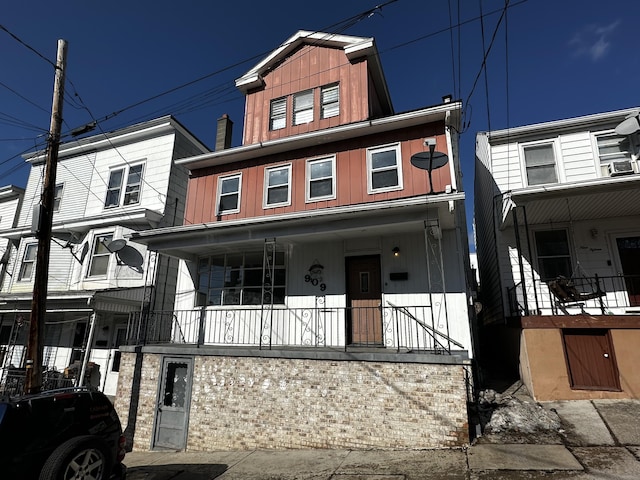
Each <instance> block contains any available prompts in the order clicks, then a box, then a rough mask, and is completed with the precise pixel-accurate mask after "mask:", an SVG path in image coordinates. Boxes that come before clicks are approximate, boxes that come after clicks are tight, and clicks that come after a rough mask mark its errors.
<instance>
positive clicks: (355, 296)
mask: <svg viewBox="0 0 640 480" xmlns="http://www.w3.org/2000/svg"><path fill="white" fill-rule="evenodd" d="M346 274H347V302H348V307H349V308H348V312H347V334H348V338H347V341H348V343H350V344H353V345H382V309H381V303H382V286H381V276H380V255H367V256H361V257H347V258H346Z"/></svg>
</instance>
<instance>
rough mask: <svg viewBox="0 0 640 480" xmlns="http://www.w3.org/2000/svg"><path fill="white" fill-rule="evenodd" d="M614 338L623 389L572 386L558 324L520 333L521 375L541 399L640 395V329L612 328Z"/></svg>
mask: <svg viewBox="0 0 640 480" xmlns="http://www.w3.org/2000/svg"><path fill="white" fill-rule="evenodd" d="M611 339H612V342H613V349H614V351H615V356H616V360H617V365H618V371H619V374H620V387H621V389H622V391H620V392H611V391H602V390H572V389H571V387H570V384H569V374H568V371H567V364H566V360H565V356H564V350H563V347H562V335H561V330H560V329H557V328H534V329H524V330H523V331H522V335H521V337H520V376H521V379H522V381H523V383H524V384H525V386H526V387H527V389H528V390H529V392H530V393H531V395H532V396H533V397H534V399H535V400H537V401H549V400H587V399H599V398H611V399H617V398H635V399H639V398H640V370H639V369H638V368H637V365H639V364H640V348H638V346H639V345H640V330H637V329H612V330H611Z"/></svg>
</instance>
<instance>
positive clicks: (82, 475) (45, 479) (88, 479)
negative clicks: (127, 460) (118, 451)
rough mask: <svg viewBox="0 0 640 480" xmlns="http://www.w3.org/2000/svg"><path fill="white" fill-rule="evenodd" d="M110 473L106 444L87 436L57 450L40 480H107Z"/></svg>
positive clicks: (69, 442) (48, 460)
mask: <svg viewBox="0 0 640 480" xmlns="http://www.w3.org/2000/svg"><path fill="white" fill-rule="evenodd" d="M110 473H111V461H110V457H109V450H108V449H107V447H106V445H105V443H104V442H103V441H102V440H101V439H99V438H96V437H92V436H89V435H87V436H82V437H75V438H72V439H71V440H68V441H66V442H65V443H63V444H62V445H60V446H59V447H58V448H56V449H55V450H54V451H53V453H52V454H51V455H50V456H49V458H48V459H47V461H46V462H45V464H44V466H43V467H42V471H41V472H40V480H106V479H107V478H109V475H110Z"/></svg>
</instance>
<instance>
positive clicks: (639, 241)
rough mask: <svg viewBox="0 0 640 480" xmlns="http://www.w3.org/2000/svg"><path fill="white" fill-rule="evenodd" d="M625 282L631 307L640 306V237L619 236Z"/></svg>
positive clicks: (618, 243) (619, 250)
mask: <svg viewBox="0 0 640 480" xmlns="http://www.w3.org/2000/svg"><path fill="white" fill-rule="evenodd" d="M616 243H617V245H618V253H619V254H620V263H621V264H622V273H623V275H624V276H625V279H624V282H625V285H626V286H627V294H628V295H629V305H630V306H631V307H638V306H640V237H626V238H617V239H616Z"/></svg>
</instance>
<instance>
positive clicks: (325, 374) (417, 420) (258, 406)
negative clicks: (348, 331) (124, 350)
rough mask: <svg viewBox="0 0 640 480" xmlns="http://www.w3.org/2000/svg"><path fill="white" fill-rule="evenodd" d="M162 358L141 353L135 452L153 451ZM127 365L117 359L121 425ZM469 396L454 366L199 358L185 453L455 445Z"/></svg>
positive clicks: (129, 359) (463, 435) (464, 437)
mask: <svg viewBox="0 0 640 480" xmlns="http://www.w3.org/2000/svg"><path fill="white" fill-rule="evenodd" d="M160 360H161V356H160V355H155V354H145V355H144V361H143V372H146V375H143V378H142V379H141V382H140V391H141V395H140V400H139V402H138V408H137V412H138V418H137V421H136V426H135V438H134V443H133V449H134V450H148V449H149V448H150V445H151V438H152V433H153V416H154V406H155V402H156V398H157V392H156V389H157V386H158V372H159V369H160V363H161V362H160ZM133 361H134V354H124V355H123V359H122V364H121V371H120V385H119V387H121V388H119V392H123V394H120V393H119V395H118V398H117V399H116V408H117V410H118V413H119V414H120V415H121V419H123V425H124V424H126V420H124V419H126V418H127V416H125V415H124V412H125V411H127V412H128V410H129V404H130V396H127V395H126V394H124V390H125V388H124V387H125V386H126V385H127V383H126V382H127V381H129V382H130V381H131V379H132V377H131V375H130V374H129V369H132V368H133ZM125 371H126V373H125ZM127 377H128V378H127ZM466 398H467V397H466V386H465V366H464V365H460V364H450V365H442V364H424V363H386V362H365V361H333V360H316V359H285V358H260V357H231V356H196V357H195V358H194V372H193V388H192V392H191V407H190V416H189V426H188V438H187V450H190V451H214V450H251V449H292V448H346V449H370V448H378V449H425V448H442V447H451V446H460V445H463V444H465V443H467V442H468V441H469V435H468V433H469V432H468V419H467V404H466ZM129 430H130V429H129Z"/></svg>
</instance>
